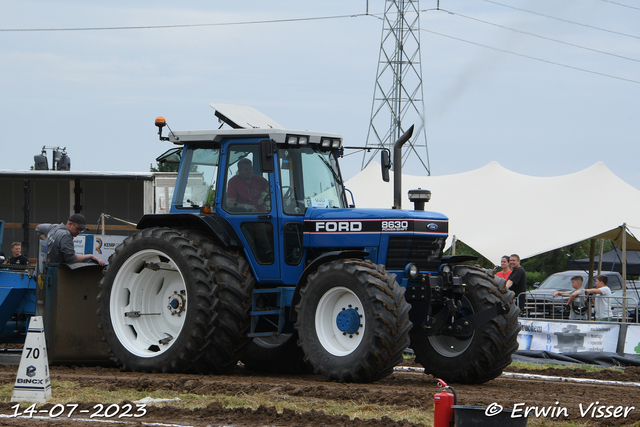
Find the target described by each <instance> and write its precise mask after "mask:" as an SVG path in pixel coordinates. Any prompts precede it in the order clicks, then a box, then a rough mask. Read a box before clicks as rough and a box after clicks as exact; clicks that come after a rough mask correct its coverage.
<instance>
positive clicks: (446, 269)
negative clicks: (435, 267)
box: [442, 264, 451, 274]
mask: <svg viewBox="0 0 640 427" xmlns="http://www.w3.org/2000/svg"><path fill="white" fill-rule="evenodd" d="M449 273H451V267H450V266H449V265H448V264H447V265H444V266H442V274H449Z"/></svg>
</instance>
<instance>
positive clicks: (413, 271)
mask: <svg viewBox="0 0 640 427" xmlns="http://www.w3.org/2000/svg"><path fill="white" fill-rule="evenodd" d="M404 271H405V273H406V274H407V275H408V276H409V279H415V278H416V277H418V274H420V269H419V268H418V264H413V263H412V264H409V265H407V267H406V268H405V269H404Z"/></svg>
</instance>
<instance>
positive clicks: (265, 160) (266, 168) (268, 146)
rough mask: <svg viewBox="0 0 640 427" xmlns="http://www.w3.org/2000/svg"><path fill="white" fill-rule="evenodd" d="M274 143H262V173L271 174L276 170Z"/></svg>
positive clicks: (265, 141) (266, 140)
mask: <svg viewBox="0 0 640 427" xmlns="http://www.w3.org/2000/svg"><path fill="white" fill-rule="evenodd" d="M273 148H274V147H273V143H272V142H271V140H268V139H263V140H262V141H260V171H261V172H265V173H270V172H273V171H274V170H275V166H274V165H273V152H274V149H273Z"/></svg>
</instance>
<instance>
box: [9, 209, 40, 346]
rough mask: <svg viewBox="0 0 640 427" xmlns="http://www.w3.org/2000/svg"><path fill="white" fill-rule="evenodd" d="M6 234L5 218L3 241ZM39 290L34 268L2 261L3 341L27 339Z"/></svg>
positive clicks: (15, 341)
mask: <svg viewBox="0 0 640 427" xmlns="http://www.w3.org/2000/svg"><path fill="white" fill-rule="evenodd" d="M3 236H4V221H3V220H0V244H2V238H3ZM2 262H4V261H2ZM35 291H36V279H35V268H34V267H29V268H24V267H22V266H12V265H7V264H2V263H1V262H0V328H1V329H0V343H20V342H24V339H25V336H26V331H27V327H28V326H29V324H28V321H29V317H30V316H32V315H33V314H34V313H35V307H36V298H35Z"/></svg>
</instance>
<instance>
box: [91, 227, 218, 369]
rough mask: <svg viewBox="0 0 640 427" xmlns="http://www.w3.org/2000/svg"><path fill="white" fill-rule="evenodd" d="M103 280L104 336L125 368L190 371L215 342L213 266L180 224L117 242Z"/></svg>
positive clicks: (102, 321) (101, 300) (101, 304)
mask: <svg viewBox="0 0 640 427" xmlns="http://www.w3.org/2000/svg"><path fill="white" fill-rule="evenodd" d="M104 274H105V275H104V278H103V279H102V281H101V282H100V287H101V289H100V293H99V295H98V301H99V303H100V308H99V310H98V314H99V316H100V319H101V322H100V327H101V328H102V330H103V332H104V339H105V340H106V341H107V344H108V346H109V349H110V350H111V352H112V353H113V355H114V357H115V360H116V362H117V363H119V364H120V365H122V367H123V369H125V370H132V371H143V372H185V371H187V370H189V369H190V368H191V367H192V366H193V365H194V364H195V363H196V362H197V361H198V359H199V358H201V357H202V355H203V354H204V351H205V349H206V348H207V346H208V345H209V342H210V340H209V332H210V330H211V329H212V327H213V321H214V319H215V316H214V313H215V311H216V308H217V305H218V300H217V298H216V297H215V294H216V289H215V285H214V284H213V274H212V273H211V272H210V271H209V270H208V269H207V262H206V260H205V259H204V258H203V256H202V253H201V251H199V250H198V249H197V248H196V246H195V245H194V243H193V242H192V241H190V240H189V239H187V238H186V237H184V236H183V235H182V234H181V233H179V232H178V231H176V230H173V229H169V228H158V227H154V228H149V229H145V230H142V231H140V232H138V233H136V234H134V235H133V236H131V237H128V238H127V239H125V240H124V242H123V243H122V244H121V245H120V246H118V248H117V249H116V250H115V253H114V255H113V257H112V258H111V262H110V264H109V266H108V267H107V268H106V270H105V273H104Z"/></svg>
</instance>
